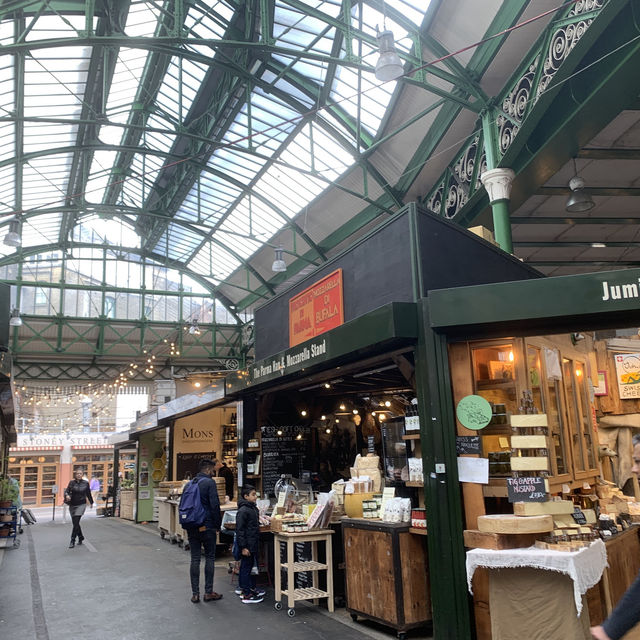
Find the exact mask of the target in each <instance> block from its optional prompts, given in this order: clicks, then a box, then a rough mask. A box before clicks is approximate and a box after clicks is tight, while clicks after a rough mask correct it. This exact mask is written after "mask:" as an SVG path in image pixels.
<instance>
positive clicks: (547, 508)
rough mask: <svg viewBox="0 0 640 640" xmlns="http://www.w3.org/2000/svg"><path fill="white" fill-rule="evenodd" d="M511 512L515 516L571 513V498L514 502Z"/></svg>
mask: <svg viewBox="0 0 640 640" xmlns="http://www.w3.org/2000/svg"><path fill="white" fill-rule="evenodd" d="M513 513H514V514H515V515H517V516H540V515H544V514H545V513H548V514H550V515H557V514H562V513H566V514H571V513H573V502H571V500H548V501H547V502H515V503H514V505H513Z"/></svg>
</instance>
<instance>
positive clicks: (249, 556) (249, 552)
mask: <svg viewBox="0 0 640 640" xmlns="http://www.w3.org/2000/svg"><path fill="white" fill-rule="evenodd" d="M240 493H241V498H240V500H238V514H237V516H236V543H237V545H238V549H239V550H240V553H241V554H242V555H241V558H240V573H239V575H238V583H239V585H240V589H241V591H242V602H244V603H245V604H253V603H257V602H262V600H263V596H264V592H260V591H258V590H257V589H256V577H255V576H254V575H253V573H252V569H253V565H254V564H255V562H256V559H257V557H258V548H259V545H260V519H259V514H258V507H257V506H256V500H257V499H258V496H257V495H256V490H255V489H254V487H252V486H251V485H249V484H247V485H245V486H243V487H242V490H241V492H240Z"/></svg>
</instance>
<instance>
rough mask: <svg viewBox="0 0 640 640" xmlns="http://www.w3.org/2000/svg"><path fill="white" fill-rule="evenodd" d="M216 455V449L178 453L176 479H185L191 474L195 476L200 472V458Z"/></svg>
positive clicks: (191, 476) (211, 458)
mask: <svg viewBox="0 0 640 640" xmlns="http://www.w3.org/2000/svg"><path fill="white" fill-rule="evenodd" d="M215 457H216V452H215V451H198V452H197V453H177V454H176V476H175V477H176V480H184V479H185V478H186V477H187V474H189V477H190V478H194V477H195V476H196V475H197V474H198V466H199V464H200V460H204V458H209V459H210V460H213V458H215Z"/></svg>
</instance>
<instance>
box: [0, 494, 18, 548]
mask: <svg viewBox="0 0 640 640" xmlns="http://www.w3.org/2000/svg"><path fill="white" fill-rule="evenodd" d="M5 531H8V534H7V533H5ZM18 532H20V533H22V516H21V513H20V510H19V509H18V507H16V506H15V505H13V506H11V507H0V548H3V549H4V548H7V547H9V546H11V547H13V548H14V549H17V548H18V547H19V546H20V540H19V539H18Z"/></svg>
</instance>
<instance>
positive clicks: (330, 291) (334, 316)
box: [289, 269, 344, 347]
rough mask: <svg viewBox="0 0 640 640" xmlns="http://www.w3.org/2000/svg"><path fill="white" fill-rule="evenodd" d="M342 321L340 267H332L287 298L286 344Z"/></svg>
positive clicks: (323, 330)
mask: <svg viewBox="0 0 640 640" xmlns="http://www.w3.org/2000/svg"><path fill="white" fill-rule="evenodd" d="M343 323H344V308H343V298H342V269H336V270H335V271H334V272H333V273H330V274H329V275H328V276H325V277H324V278H322V280H319V281H318V282H316V283H315V284H312V285H311V286H310V287H307V288H306V289H305V290H304V291H301V292H300V293H299V294H298V295H296V296H294V297H293V298H291V299H290V300H289V346H290V347H295V346H296V345H297V344H300V343H301V342H304V341H305V340H311V339H312V338H315V337H316V336H319V335H320V334H322V333H324V332H325V331H329V330H330V329H334V328H335V327H339V326H340V325H341V324H343Z"/></svg>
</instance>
